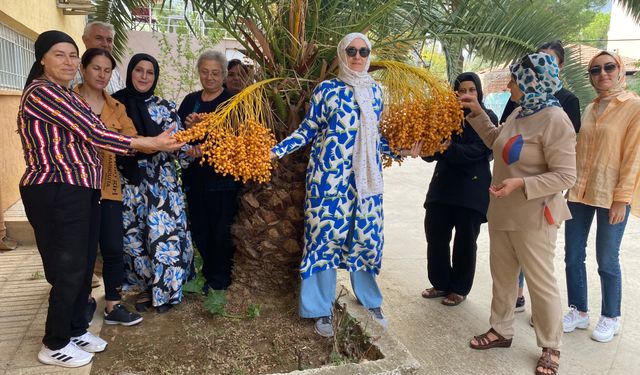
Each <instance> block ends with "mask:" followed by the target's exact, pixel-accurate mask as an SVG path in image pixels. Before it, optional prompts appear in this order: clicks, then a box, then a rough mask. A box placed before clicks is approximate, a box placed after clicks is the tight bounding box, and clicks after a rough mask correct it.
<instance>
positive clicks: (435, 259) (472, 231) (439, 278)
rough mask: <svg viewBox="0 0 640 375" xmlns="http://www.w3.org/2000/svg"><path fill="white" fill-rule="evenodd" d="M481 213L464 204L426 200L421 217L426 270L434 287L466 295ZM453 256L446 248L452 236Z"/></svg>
mask: <svg viewBox="0 0 640 375" xmlns="http://www.w3.org/2000/svg"><path fill="white" fill-rule="evenodd" d="M482 219H483V218H482V215H481V214H480V213H479V212H477V211H475V210H471V209H468V208H464V207H456V206H451V205H447V204H437V203H429V204H427V212H426V215H425V219H424V230H425V233H426V236H427V272H428V275H429V281H430V282H431V285H433V287H434V288H436V289H438V290H443V291H446V292H452V293H456V294H460V295H462V296H466V295H467V294H469V291H470V290H471V286H472V285H473V277H474V274H475V271H476V250H477V245H476V240H477V239H478V235H479V234H480V224H482ZM454 229H455V237H454V239H453V256H451V251H450V248H449V243H450V242H451V235H452V232H453V230H454Z"/></svg>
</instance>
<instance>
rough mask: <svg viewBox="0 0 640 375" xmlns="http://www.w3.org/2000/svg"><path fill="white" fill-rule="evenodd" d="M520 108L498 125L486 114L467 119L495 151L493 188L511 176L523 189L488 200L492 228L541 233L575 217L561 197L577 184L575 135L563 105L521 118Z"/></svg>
mask: <svg viewBox="0 0 640 375" xmlns="http://www.w3.org/2000/svg"><path fill="white" fill-rule="evenodd" d="M518 113H520V109H519V108H518V109H516V110H515V111H513V113H512V114H511V115H510V116H509V117H508V118H507V121H506V122H505V123H504V124H502V125H501V126H499V127H497V128H496V127H495V126H494V125H493V124H492V123H491V121H490V120H489V117H488V116H487V115H486V114H484V113H483V114H482V115H479V116H476V117H473V118H470V117H467V121H468V122H469V124H471V126H473V128H474V129H475V131H476V132H477V133H478V135H479V136H480V138H482V141H483V142H484V143H485V144H486V145H487V147H489V148H491V149H492V150H493V158H494V162H493V179H492V182H491V183H492V184H500V183H501V182H502V181H503V180H505V179H507V178H510V177H520V178H523V179H524V183H525V187H524V188H519V189H517V190H515V191H513V192H512V193H511V194H509V195H508V196H507V197H505V198H500V199H497V198H494V197H491V198H490V202H489V211H488V213H487V219H488V221H489V228H490V229H492V230H504V231H526V230H540V229H542V228H544V226H545V225H556V226H560V224H561V223H562V222H563V221H564V220H567V219H570V218H571V213H570V212H569V208H568V207H567V203H566V200H565V199H564V197H563V195H562V191H563V190H567V189H569V188H571V187H572V186H573V184H574V183H575V182H576V151H575V150H576V133H575V131H574V129H573V126H572V125H571V121H570V120H569V117H567V114H566V113H565V112H564V111H563V110H562V108H561V107H547V108H544V109H542V110H540V111H539V112H537V113H535V114H533V115H530V116H526V117H523V118H516V117H517V115H518Z"/></svg>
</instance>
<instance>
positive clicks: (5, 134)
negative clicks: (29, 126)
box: [0, 0, 87, 211]
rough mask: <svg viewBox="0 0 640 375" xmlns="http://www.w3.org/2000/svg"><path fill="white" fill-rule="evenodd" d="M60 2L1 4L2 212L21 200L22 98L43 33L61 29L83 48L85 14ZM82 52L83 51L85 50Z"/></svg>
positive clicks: (21, 0)
mask: <svg viewBox="0 0 640 375" xmlns="http://www.w3.org/2000/svg"><path fill="white" fill-rule="evenodd" d="M57 4H58V0H3V1H0V210H3V211H4V210H6V209H7V208H8V207H9V206H10V205H12V204H13V203H15V202H16V201H17V200H18V199H20V194H19V191H18V182H19V181H20V177H21V176H22V173H23V172H24V168H25V165H24V160H23V157H22V146H21V144H20V139H19V137H18V134H17V133H16V130H17V125H16V117H17V112H18V105H19V103H20V96H21V94H22V88H23V86H24V83H25V80H26V78H27V75H28V74H29V70H30V69H31V65H32V64H33V61H34V59H35V57H34V53H33V43H34V41H35V39H36V38H37V37H38V35H39V34H40V33H42V32H43V31H47V30H52V29H55V30H61V31H64V32H66V33H67V34H69V35H71V36H72V37H73V38H74V39H75V40H76V43H77V44H78V46H79V47H81V46H82V41H81V37H82V32H83V29H84V25H85V24H86V22H87V17H86V16H84V15H75V14H73V15H67V14H65V13H69V12H68V11H65V9H63V8H59V7H58V6H57ZM81 52H82V51H81Z"/></svg>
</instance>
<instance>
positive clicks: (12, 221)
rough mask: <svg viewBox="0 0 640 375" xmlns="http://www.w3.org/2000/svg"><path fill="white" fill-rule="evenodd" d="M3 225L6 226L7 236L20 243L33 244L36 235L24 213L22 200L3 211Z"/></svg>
mask: <svg viewBox="0 0 640 375" xmlns="http://www.w3.org/2000/svg"><path fill="white" fill-rule="evenodd" d="M4 225H5V226H6V227H7V236H9V237H11V238H13V239H14V240H16V241H18V242H19V243H20V244H21V245H25V246H29V245H35V243H36V237H35V235H34V234H33V228H32V227H31V224H29V220H27V215H26V214H25V213H24V206H23V205H22V200H19V201H17V202H16V203H14V204H13V205H12V206H11V207H9V209H7V210H6V211H5V212H4Z"/></svg>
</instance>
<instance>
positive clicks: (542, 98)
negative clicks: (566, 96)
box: [509, 52, 562, 117]
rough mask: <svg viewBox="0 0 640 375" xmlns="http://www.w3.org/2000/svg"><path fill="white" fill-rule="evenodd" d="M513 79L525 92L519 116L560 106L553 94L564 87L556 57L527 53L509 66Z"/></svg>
mask: <svg viewBox="0 0 640 375" xmlns="http://www.w3.org/2000/svg"><path fill="white" fill-rule="evenodd" d="M509 70H510V71H511V75H512V76H513V79H514V80H515V81H516V83H517V84H518V87H519V88H520V90H522V92H523V93H524V95H523V97H522V98H521V99H520V106H521V107H522V111H520V113H519V114H518V117H525V116H529V115H532V114H534V113H536V112H538V111H539V110H541V109H543V108H546V107H560V102H559V101H558V99H556V97H555V96H553V94H555V93H556V92H558V90H560V89H561V88H562V81H560V78H559V77H558V73H559V72H560V69H559V68H558V65H557V63H556V59H555V58H554V57H552V56H551V55H548V54H546V53H544V52H538V53H532V54H529V55H526V56H525V57H523V58H522V59H520V61H518V62H517V63H515V64H513V65H511V66H510V67H509Z"/></svg>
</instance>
